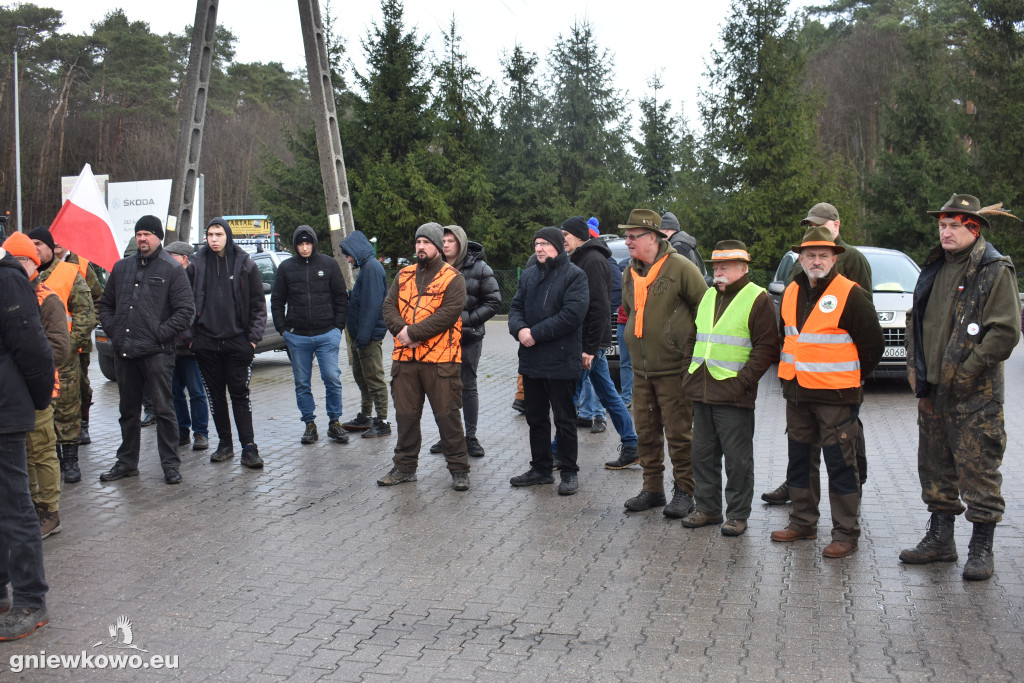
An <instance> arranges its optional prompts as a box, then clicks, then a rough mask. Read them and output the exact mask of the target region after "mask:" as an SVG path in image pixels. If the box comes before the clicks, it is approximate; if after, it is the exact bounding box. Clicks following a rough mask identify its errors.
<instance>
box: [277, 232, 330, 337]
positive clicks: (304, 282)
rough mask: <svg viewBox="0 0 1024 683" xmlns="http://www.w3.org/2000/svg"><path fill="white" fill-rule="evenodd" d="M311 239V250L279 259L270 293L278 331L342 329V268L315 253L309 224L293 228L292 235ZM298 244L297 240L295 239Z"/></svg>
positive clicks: (308, 334) (308, 332)
mask: <svg viewBox="0 0 1024 683" xmlns="http://www.w3.org/2000/svg"><path fill="white" fill-rule="evenodd" d="M300 235H307V236H309V237H311V238H312V239H313V253H311V254H310V255H309V256H308V257H306V258H303V257H302V256H299V255H298V254H297V253H296V254H295V256H292V257H291V258H289V259H285V260H284V261H282V262H281V265H280V266H278V268H277V275H276V277H275V278H274V289H273V292H271V294H270V311H271V314H272V315H273V317H274V327H275V328H277V331H278V332H284V331H285V330H287V331H288V332H291V333H292V334H298V335H301V336H303V337H315V336H317V335H321V334H325V333H327V332H329V331H330V330H332V329H334V328H337V329H339V330H344V329H345V317H346V315H347V314H348V287H346V286H345V278H344V277H342V274H341V267H340V266H339V265H338V262H337V261H335V260H334V259H332V258H331V257H330V256H326V255H324V254H321V253H318V252H317V246H318V244H319V243H318V241H317V237H316V232H315V231H314V230H313V228H311V227H309V226H308V225H300V226H299V227H298V228H296V229H295V238H296V239H297V238H298V237H299V236H300ZM296 244H297V242H296Z"/></svg>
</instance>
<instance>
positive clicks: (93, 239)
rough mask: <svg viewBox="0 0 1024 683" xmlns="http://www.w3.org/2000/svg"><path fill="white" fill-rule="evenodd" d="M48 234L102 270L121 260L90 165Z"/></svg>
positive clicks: (80, 175) (108, 216) (82, 174)
mask: <svg viewBox="0 0 1024 683" xmlns="http://www.w3.org/2000/svg"><path fill="white" fill-rule="evenodd" d="M50 234H51V235H53V241H54V242H57V243H58V244H60V245H61V246H63V247H64V248H65V249H68V250H69V251H71V252H74V253H75V254H78V255H79V256H81V257H83V258H86V259H89V260H90V261H92V262H93V263H95V264H97V265H98V266H100V268H103V269H104V270H108V271H109V270H111V269H112V268H113V267H114V264H115V263H117V261H118V259H120V258H121V254H120V252H119V251H118V250H117V244H116V242H115V241H114V229H113V227H112V226H111V223H110V213H109V212H108V211H107V205H106V203H105V202H104V201H103V195H101V194H100V190H99V188H98V187H97V186H96V178H95V176H93V174H92V167H90V166H89V164H86V165H85V167H84V168H83V169H82V172H81V174H79V176H78V180H76V181H75V186H74V187H73V188H71V193H70V194H69V195H68V198H67V200H66V201H65V202H64V206H62V207H60V212H59V213H58V214H57V217H56V218H54V219H53V223H51V224H50Z"/></svg>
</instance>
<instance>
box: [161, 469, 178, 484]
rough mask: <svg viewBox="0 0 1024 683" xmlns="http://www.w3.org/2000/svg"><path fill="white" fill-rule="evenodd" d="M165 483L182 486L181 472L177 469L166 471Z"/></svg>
mask: <svg viewBox="0 0 1024 683" xmlns="http://www.w3.org/2000/svg"><path fill="white" fill-rule="evenodd" d="M164 481H165V482H166V483H168V484H180V483H181V472H179V471H178V468H176V467H168V468H167V469H165V470H164Z"/></svg>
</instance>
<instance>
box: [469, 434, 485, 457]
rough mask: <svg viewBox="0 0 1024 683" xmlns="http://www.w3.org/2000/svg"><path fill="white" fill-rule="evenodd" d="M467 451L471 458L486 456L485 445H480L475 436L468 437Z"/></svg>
mask: <svg viewBox="0 0 1024 683" xmlns="http://www.w3.org/2000/svg"><path fill="white" fill-rule="evenodd" d="M466 452H467V453H469V456H470V457H471V458H482V457H484V447H483V446H481V445H480V442H479V441H478V440H477V438H476V437H475V436H467V437H466Z"/></svg>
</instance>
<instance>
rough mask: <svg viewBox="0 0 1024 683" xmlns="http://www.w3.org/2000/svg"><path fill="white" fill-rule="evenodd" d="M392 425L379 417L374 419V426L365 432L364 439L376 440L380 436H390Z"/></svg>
mask: <svg viewBox="0 0 1024 683" xmlns="http://www.w3.org/2000/svg"><path fill="white" fill-rule="evenodd" d="M390 435H391V423H390V422H388V421H386V420H383V419H381V418H379V417H375V418H373V425H372V426H371V427H370V428H369V429H367V430H366V431H365V432H363V438H364V439H376V438H377V437H378V436H390Z"/></svg>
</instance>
